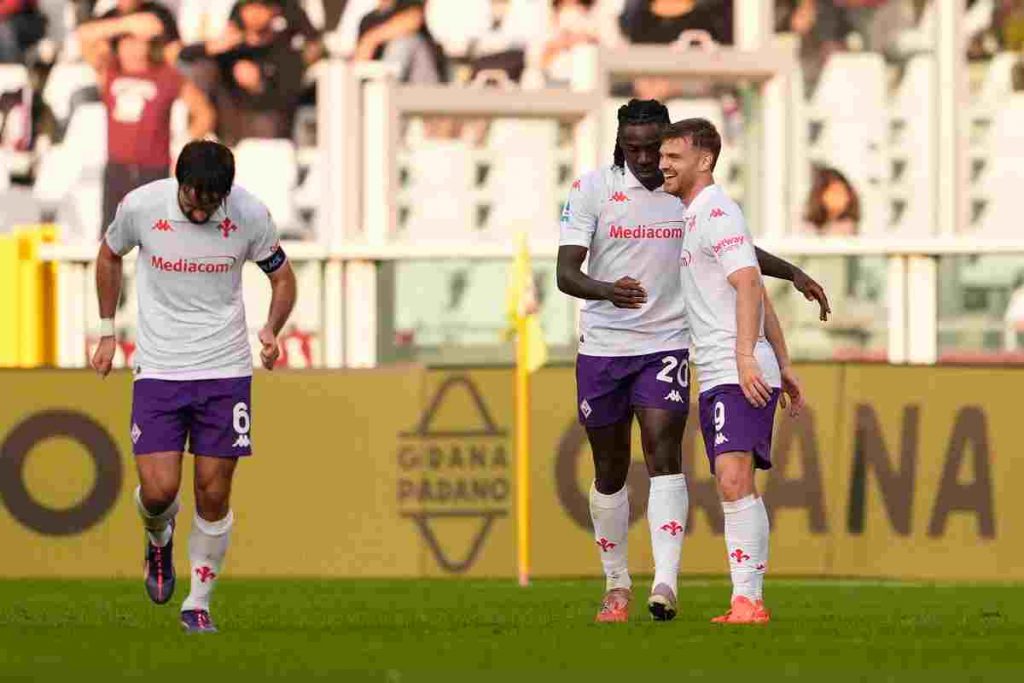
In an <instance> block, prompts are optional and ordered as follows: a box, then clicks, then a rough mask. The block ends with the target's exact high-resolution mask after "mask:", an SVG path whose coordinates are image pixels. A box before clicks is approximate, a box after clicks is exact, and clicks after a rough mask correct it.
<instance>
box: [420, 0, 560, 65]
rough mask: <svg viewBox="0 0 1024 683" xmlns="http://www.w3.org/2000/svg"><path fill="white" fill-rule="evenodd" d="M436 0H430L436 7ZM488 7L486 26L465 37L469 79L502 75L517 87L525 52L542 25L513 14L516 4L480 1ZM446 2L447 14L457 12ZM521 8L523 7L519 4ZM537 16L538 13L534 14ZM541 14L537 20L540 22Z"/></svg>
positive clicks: (518, 14)
mask: <svg viewBox="0 0 1024 683" xmlns="http://www.w3.org/2000/svg"><path fill="white" fill-rule="evenodd" d="M435 2H437V0H431V3H432V4H433V3H435ZM483 4H485V5H486V6H487V10H488V11H487V12H486V13H485V16H488V19H489V22H488V23H489V25H488V26H487V27H486V28H483V29H482V30H479V31H477V32H476V33H475V34H474V35H469V36H466V37H465V39H466V40H467V41H468V43H469V45H468V49H467V57H468V58H469V63H470V66H471V71H470V78H471V79H472V78H476V77H477V75H478V74H480V73H481V72H491V71H503V72H504V73H505V75H506V76H508V78H509V80H511V81H514V82H516V83H518V82H519V81H520V80H521V79H522V76H523V70H524V69H525V68H526V50H527V48H528V47H529V46H530V44H531V42H532V41H533V40H534V36H536V35H537V34H538V33H540V32H541V31H542V30H543V23H542V22H531V19H532V18H533V17H530V16H526V15H524V13H523V12H518V13H517V11H516V9H517V8H516V7H515V6H514V5H516V4H517V3H516V1H515V0H483ZM454 5H455V2H453V1H452V0H449V5H448V8H449V10H450V11H451V10H455V11H457V8H456V7H455V6H454ZM518 6H519V8H522V7H523V6H524V5H523V3H521V2H520V3H518ZM534 14H539V13H534ZM543 16H544V15H543V14H540V15H539V17H537V18H541V19H542V18H543Z"/></svg>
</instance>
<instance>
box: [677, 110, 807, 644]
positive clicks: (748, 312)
mask: <svg viewBox="0 0 1024 683" xmlns="http://www.w3.org/2000/svg"><path fill="white" fill-rule="evenodd" d="M721 149H722V139H721V137H720V136H719V134H718V131H717V130H715V127H714V125H712V124H711V123H710V122H708V121H706V120H705V119H686V120H683V121H679V122H678V123H674V124H672V125H670V126H668V127H667V128H666V129H665V130H664V131H663V132H662V143H661V163H660V168H661V171H662V174H663V175H664V177H665V191H666V192H668V193H670V194H672V195H674V196H676V197H678V198H679V199H681V200H682V201H683V202H684V203H685V204H686V213H685V215H684V216H683V228H684V237H683V252H682V257H681V259H680V261H681V266H682V285H683V298H684V300H685V301H686V315H687V318H688V319H689V321H690V331H691V337H692V342H693V351H694V362H695V364H696V367H697V374H698V379H699V380H700V426H701V432H702V434H703V436H704V446H705V450H706V451H707V457H708V462H709V463H710V464H711V472H712V473H713V474H714V475H715V480H716V483H717V485H718V493H719V496H720V498H721V501H722V510H723V512H724V516H725V544H726V551H727V555H728V557H727V560H728V562H729V568H730V573H731V575H732V586H733V588H732V600H731V604H730V607H729V610H728V611H727V612H726V613H725V614H724V615H723V616H720V617H716V618H715V619H714V620H713V621H715V622H716V623H724V624H752V623H754V624H757V623H766V622H768V621H769V620H770V618H771V616H770V613H769V612H768V610H767V609H766V608H765V606H764V598H763V593H762V588H763V583H764V575H765V571H766V569H767V567H768V532H769V529H768V513H767V511H766V510H765V506H764V501H763V500H762V499H761V497H760V496H758V494H757V489H756V488H755V486H754V471H755V469H768V468H770V467H771V447H772V425H773V422H774V418H775V408H776V405H777V404H778V403H779V398H780V395H782V394H783V393H784V394H785V395H788V397H789V399H790V402H791V410H790V412H791V414H792V415H794V416H795V415H796V414H797V413H798V412H799V410H800V408H801V406H802V405H803V400H804V399H803V395H802V393H801V390H800V383H799V381H798V380H797V377H796V375H795V374H794V373H793V371H792V369H791V367H790V365H789V354H788V352H787V350H786V342H785V339H784V337H783V334H782V328H781V326H780V325H779V321H778V318H777V317H776V315H775V311H774V309H773V308H772V305H771V301H770V300H769V299H768V295H767V293H766V292H765V289H764V284H763V283H762V281H761V269H760V268H759V267H758V259H757V254H756V252H755V250H754V241H753V237H752V236H751V234H750V231H749V230H748V229H747V225H746V222H745V221H744V219H743V212H742V211H741V210H740V207H739V206H738V205H737V204H736V202H734V201H732V200H731V199H730V198H729V197H728V196H727V195H726V193H725V191H724V190H723V189H722V188H721V187H720V186H719V185H716V184H715V179H714V175H713V173H714V170H715V164H716V162H717V161H718V155H719V153H720V151H721ZM783 406H785V399H783Z"/></svg>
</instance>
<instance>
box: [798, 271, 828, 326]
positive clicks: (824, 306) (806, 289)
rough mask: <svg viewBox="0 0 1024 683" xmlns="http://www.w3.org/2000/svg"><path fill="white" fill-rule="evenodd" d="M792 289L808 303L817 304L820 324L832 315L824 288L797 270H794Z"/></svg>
mask: <svg viewBox="0 0 1024 683" xmlns="http://www.w3.org/2000/svg"><path fill="white" fill-rule="evenodd" d="M793 287H795V288H796V291H798V292H800V293H801V294H803V295H804V298H805V299H807V300H808V301H817V302H818V306H819V307H820V308H821V313H820V314H819V318H820V319H821V321H822V322H827V321H828V316H829V314H831V313H832V307H831V306H829V303H828V297H827V296H825V288H824V287H822V286H821V285H819V284H818V283H817V282H815V281H814V279H813V278H812V277H811V276H810V275H808V274H807V273H805V272H804V271H802V270H800V269H799V268H796V269H795V272H794V273H793Z"/></svg>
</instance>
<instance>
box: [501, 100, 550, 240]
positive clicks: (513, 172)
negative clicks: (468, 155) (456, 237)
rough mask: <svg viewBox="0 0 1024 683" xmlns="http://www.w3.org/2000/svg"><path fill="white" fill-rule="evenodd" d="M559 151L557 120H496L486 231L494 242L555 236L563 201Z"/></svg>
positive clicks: (546, 238) (545, 238) (542, 238)
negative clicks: (523, 234)
mask: <svg viewBox="0 0 1024 683" xmlns="http://www.w3.org/2000/svg"><path fill="white" fill-rule="evenodd" d="M557 146H558V124H557V123H556V122H554V121H545V120H519V119H494V121H493V122H492V123H491V130H490V135H489V136H488V141H487V147H488V149H489V151H490V152H491V160H492V163H491V173H490V176H489V178H488V182H487V184H486V186H485V192H486V196H487V198H488V201H489V203H490V206H491V212H490V217H489V220H488V221H487V223H486V225H485V226H484V230H485V235H486V236H487V237H488V238H493V239H497V240H507V239H509V238H510V237H511V236H513V235H515V234H516V233H517V232H518V231H520V230H525V231H526V233H527V234H529V235H531V236H533V237H535V238H537V239H540V240H550V239H551V237H552V235H553V234H555V231H556V229H557V225H558V215H559V213H560V210H561V201H562V199H563V198H562V197H559V196H558V195H557V194H556V192H555V188H556V184H557V179H558V168H557V161H556V148H557ZM524 197H529V201H523V198H524Z"/></svg>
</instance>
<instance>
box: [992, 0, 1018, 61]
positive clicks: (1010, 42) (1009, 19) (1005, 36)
mask: <svg viewBox="0 0 1024 683" xmlns="http://www.w3.org/2000/svg"><path fill="white" fill-rule="evenodd" d="M992 25H993V27H994V28H995V31H996V40H997V41H998V43H999V47H1000V49H1002V50H1008V51H1013V52H1019V51H1021V50H1024V0H996V3H995V8H994V10H993V16H992Z"/></svg>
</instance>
